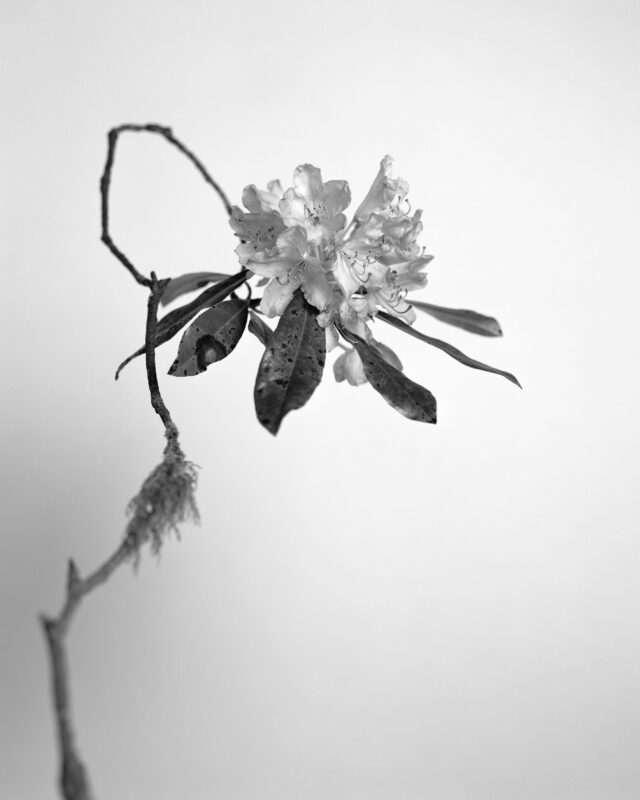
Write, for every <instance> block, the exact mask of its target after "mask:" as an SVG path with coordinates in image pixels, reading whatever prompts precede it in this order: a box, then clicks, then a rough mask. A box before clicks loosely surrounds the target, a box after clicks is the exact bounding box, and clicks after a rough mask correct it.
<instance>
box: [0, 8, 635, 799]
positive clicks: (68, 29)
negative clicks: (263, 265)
mask: <svg viewBox="0 0 640 800" xmlns="http://www.w3.org/2000/svg"><path fill="white" fill-rule="evenodd" d="M1 11H2V47H1V48H0V51H1V54H2V55H1V56H0V58H1V61H2V65H1V70H0V83H1V87H2V98H3V100H2V115H1V121H0V130H1V131H2V148H1V149H0V165H1V174H2V179H1V186H2V188H1V193H2V235H1V238H0V249H1V258H2V269H3V284H2V286H3V296H4V299H3V302H2V306H3V317H4V319H5V321H6V323H7V325H6V330H5V333H4V334H3V337H2V345H1V346H2V352H3V359H2V363H3V367H4V370H3V372H4V375H3V385H4V386H3V390H2V407H3V410H2V449H3V460H2V471H3V476H2V481H1V485H2V492H3V494H4V495H5V496H4V500H3V505H2V510H3V518H4V525H3V532H2V539H1V547H2V553H1V562H0V570H1V578H2V602H1V604H0V619H1V626H2V627H1V631H2V641H1V645H0V647H1V656H0V670H1V672H0V692H1V695H0V707H1V714H0V719H1V720H2V721H1V722H0V734H1V741H0V794H1V796H2V797H3V798H7V799H8V800H22V799H23V798H24V799H25V800H31V798H33V799H34V800H35V799H36V798H38V800H41V799H44V798H53V797H54V796H55V791H54V786H53V781H54V772H55V748H54V738H53V723H52V718H51V713H50V705H49V695H48V674H47V664H46V660H45V650H44V646H43V641H42V636H41V633H40V630H39V628H38V626H37V624H36V614H37V613H38V612H40V611H49V612H53V611H57V609H58V608H59V606H60V603H61V600H62V589H63V577H64V571H65V561H66V558H67V557H68V556H73V557H74V558H75V559H76V561H77V563H78V565H79V566H80V568H81V569H82V570H83V571H87V570H89V569H92V568H93V567H94V566H96V565H97V564H98V563H99V562H100V561H101V560H102V559H103V558H104V557H105V556H106V555H107V554H108V553H109V552H110V551H111V550H112V549H113V548H114V547H115V545H116V544H117V542H118V540H119V537H120V536H121V533H122V530H123V526H124V519H125V518H124V514H123V512H124V508H125V505H126V503H127V501H128V500H129V498H130V497H131V496H132V495H133V494H134V493H135V491H136V490H137V488H138V486H139V484H140V482H141V480H142V478H143V477H144V476H145V475H146V473H147V471H148V470H149V469H150V468H151V467H152V466H153V464H154V463H155V462H156V461H157V460H158V458H159V456H160V452H161V446H162V438H161V426H160V424H159V422H158V420H157V419H156V418H155V417H154V414H153V413H152V411H151V409H150V406H149V403H148V399H147V395H146V388H145V379H144V371H143V366H142V364H141V363H140V362H138V363H135V364H134V365H132V366H131V367H129V368H128V370H127V371H126V372H125V373H124V375H123V377H122V379H121V381H120V382H119V383H117V384H116V383H114V381H113V372H114V368H115V366H116V365H117V363H118V362H119V361H120V359H121V358H122V357H124V356H125V355H126V354H128V353H129V352H130V351H131V350H132V349H134V348H135V347H137V346H138V345H139V344H140V343H141V341H142V336H143V327H144V312H145V302H146V295H145V292H144V291H143V290H142V289H140V288H139V287H137V286H136V285H134V283H133V281H132V280H131V279H130V277H129V276H128V275H127V274H125V272H124V270H123V269H122V268H121V267H120V266H119V265H118V264H117V263H116V262H115V261H114V259H113V258H112V257H111V256H110V255H109V254H108V253H107V251H106V250H105V248H104V247H103V246H102V245H101V244H100V242H99V197H98V177H99V174H100V171H101V169H102V164H103V159H104V154H105V134H106V131H107V130H108V129H109V128H110V127H111V126H113V125H116V124H118V123H121V122H127V121H131V122H149V121H153V122H161V123H164V124H168V125H172V126H174V128H175V131H176V133H177V134H178V135H179V136H181V137H183V138H184V140H185V141H186V142H187V143H188V144H189V145H190V146H192V147H193V148H194V149H195V150H196V152H197V153H198V154H199V155H200V156H201V157H202V158H203V160H204V161H205V163H206V164H207V165H208V166H209V167H210V169H211V170H212V172H213V174H214V175H215V176H216V177H217V178H218V179H219V181H220V182H221V183H222V185H223V186H224V187H225V188H226V190H227V191H228V193H229V194H230V195H231V197H232V199H233V200H234V202H238V201H239V198H240V195H241V190H242V187H243V186H244V185H245V184H247V183H250V182H255V183H257V184H259V185H264V184H265V183H266V181H267V180H269V179H271V178H274V177H280V178H281V179H282V181H283V183H285V185H287V184H288V183H290V179H291V173H292V171H293V169H294V167H295V166H296V165H297V164H300V163H303V162H311V163H313V164H316V165H317V166H320V167H321V168H322V169H323V171H324V176H325V178H347V179H348V180H349V181H350V183H351V186H352V189H353V192H354V198H355V199H356V202H357V198H358V197H361V196H362V194H363V193H364V192H365V191H366V190H367V188H368V186H369V184H370V181H371V179H372V178H373V176H374V174H375V172H376V170H377V166H378V162H379V160H380V159H381V157H382V156H383V155H384V154H385V153H391V154H392V155H394V156H395V158H396V160H397V166H398V171H399V173H400V174H401V175H402V176H404V177H405V178H406V179H407V180H409V182H410V183H411V195H410V197H411V200H412V203H413V206H414V207H420V208H423V209H424V220H425V234H424V243H425V244H426V245H427V248H428V250H429V252H431V253H433V254H435V256H436V259H435V261H434V262H433V263H432V264H431V265H430V267H429V275H430V282H429V285H428V287H427V289H425V290H424V292H423V294H422V298H423V299H424V300H427V301H431V302H434V303H439V304H442V305H450V306H458V307H467V308H469V307H470V308H476V309H478V310H480V311H484V312H486V313H489V314H494V315H496V316H497V317H498V318H499V320H500V321H501V323H502V325H503V328H504V331H505V337H504V339H502V340H486V339H482V338H480V337H474V336H472V335H470V334H465V333H464V332H461V331H456V330H455V329H450V328H447V327H446V326H443V325H441V324H440V323H437V322H436V321H435V320H430V319H429V318H427V317H423V318H422V319H420V321H419V323H418V325H419V327H420V328H421V329H422V330H424V331H425V332H427V333H431V334H432V335H434V336H441V337H443V338H446V339H448V341H450V342H452V343H453V344H455V345H457V346H459V347H460V348H462V349H463V350H465V351H466V352H468V353H469V354H470V355H473V356H475V357H477V358H480V359H482V360H486V361H488V362H489V363H492V364H495V365H497V366H500V367H503V368H504V369H509V370H512V371H514V372H516V374H517V375H518V377H519V378H520V379H521V381H522V383H523V386H524V391H522V392H520V391H519V390H518V389H517V388H515V387H513V386H512V385H511V384H509V383H507V382H506V381H504V380H503V379H502V378H499V377H497V376H493V375H487V374H484V373H479V372H474V371H471V370H468V369H465V368H464V367H462V366H461V365H459V364H457V363H456V362H455V361H452V360H451V359H449V358H448V357H447V356H445V355H444V354H442V353H440V352H439V351H437V350H433V349H430V348H429V347H427V346H426V345H422V344H421V343H419V342H416V341H414V340H408V339H404V338H403V337H402V335H401V334H400V333H398V332H396V331H392V330H388V331H387V330H385V331H384V340H385V341H386V342H387V343H388V344H390V345H392V346H393V347H395V348H396V349H397V351H398V352H399V353H400V354H401V357H402V358H403V360H404V363H405V367H406V371H407V373H408V374H409V375H410V376H411V377H413V378H414V379H415V380H417V381H420V382H421V383H423V384H425V385H426V386H428V387H429V388H430V389H431V390H432V391H433V392H434V393H435V394H436V396H437V398H438V401H439V408H440V413H439V422H438V425H437V426H436V427H435V428H434V427H432V426H420V425H418V424H417V423H412V422H409V421H407V420H405V419H404V418H402V417H400V416H399V415H397V414H395V413H394V412H393V411H392V410H391V409H389V408H388V407H387V406H386V405H385V403H384V402H383V401H382V399H381V398H380V397H379V396H378V395H376V394H375V393H374V392H373V391H372V390H370V389H369V388H368V387H362V388H360V389H352V388H350V387H348V386H344V385H337V384H335V383H334V382H333V379H332V377H331V375H330V374H328V376H327V380H326V381H325V382H324V383H323V384H322V385H321V387H320V389H319V390H318V392H317V393H316V395H315V396H314V397H313V399H312V401H311V402H310V403H309V405H308V406H307V407H306V408H305V409H304V410H303V411H301V412H298V413H296V414H293V415H291V416H290V417H289V418H287V419H286V420H285V422H284V424H283V427H282V431H281V434H280V436H279V437H278V438H277V439H273V438H272V437H270V436H269V435H268V434H267V433H266V432H265V431H264V430H262V429H261V428H260V426H259V425H258V423H257V422H256V420H255V417H254V413H253V408H252V387H253V378H254V374H255V370H256V367H257V363H258V360H259V357H260V346H259V344H258V343H257V341H256V340H254V339H253V338H247V339H246V341H242V343H241V345H240V346H239V348H238V350H237V352H236V353H235V354H234V356H233V357H232V358H231V359H229V360H228V361H226V362H224V363H221V364H219V365H217V366H216V368H215V369H211V370H210V371H209V372H208V373H207V374H205V375H202V376H200V377H198V378H197V379H175V378H169V377H165V378H164V379H163V388H164V391H165V396H166V400H167V403H168V405H169V406H170V408H171V409H172V410H173V412H174V415H175V418H176V420H177V421H178V423H179V425H180V427H181V430H182V435H183V444H184V447H185V449H186V451H187V454H188V456H189V457H190V458H191V459H192V460H193V461H195V462H196V463H197V464H199V465H201V467H202V470H201V474H200V488H199V494H198V497H199V502H200V509H201V513H202V526H201V527H200V528H195V527H186V528H185V529H184V531H183V536H182V541H181V542H180V543H177V542H175V541H172V542H170V543H169V544H168V545H167V546H166V548H165V550H164V552H163V555H162V559H161V561H160V562H159V563H158V564H157V563H156V562H155V561H154V559H153V558H151V557H150V556H149V555H147V554H145V555H144V557H143V561H142V565H141V568H140V571H139V574H138V575H137V576H135V575H134V574H133V573H132V572H131V571H129V570H124V571H122V573H121V574H118V575H117V576H116V577H115V579H114V580H112V581H111V583H110V584H109V585H108V586H107V587H106V588H105V589H103V590H101V591H99V592H98V593H96V595H95V596H93V597H91V598H90V599H89V600H88V601H87V602H86V604H85V606H84V607H83V608H82V609H81V612H80V614H79V616H78V618H77V624H75V626H74V628H73V630H72V633H71V639H70V648H71V651H70V654H71V665H72V670H73V681H74V686H73V688H74V701H75V710H76V718H77V725H78V730H79V735H80V747H81V751H82V754H83V755H84V756H85V758H86V760H87V762H88V765H89V767H90V770H91V774H92V778H93V782H94V785H95V789H96V793H97V796H98V797H99V798H118V800H140V799H141V798H154V800H174V799H175V798H187V799H188V800H205V799H207V800H208V799H209V798H212V797H217V798H223V799H224V800H257V798H260V800H299V799H300V798H304V800H326V798H332V799H335V800H391V799H393V800H396V799H397V800H423V799H424V798H434V800H538V799H539V798H545V800H601V799H602V800H633V799H635V798H637V797H638V796H640V747H639V734H640V730H639V727H640V725H639V721H640V716H639V712H640V693H639V691H638V679H639V674H638V673H639V667H640V653H639V646H638V634H639V633H640V631H639V615H638V600H639V596H638V595H639V593H638V569H639V567H640V564H639V556H640V547H639V545H638V533H637V531H638V523H637V517H638V483H639V479H640V463H639V461H638V438H639V437H638V422H637V400H638V379H637V369H638V323H637V314H638V311H637V309H638V299H639V288H640V281H639V279H638V266H639V263H638V262H639V257H638V237H637V229H638V210H639V208H638V206H639V204H638V194H639V189H638V187H639V186H640V168H639V160H638V146H637V143H638V141H640V107H639V104H638V85H639V80H640V59H639V56H638V46H637V43H638V36H639V33H640V30H639V21H640V6H638V4H637V3H635V2H619V1H617V0H614V1H613V2H612V1H611V0H607V2H577V1H574V2H565V1H564V0H560V1H558V0H554V2H535V3H534V2H519V3H518V2H515V3H514V2H501V1H500V0H488V2H484V3H474V2H450V1H447V2H445V0H437V1H436V2H417V0H413V1H412V0H396V2H393V3H378V4H376V3H372V2H364V1H361V2H345V3H343V2H337V0H326V1H325V2H316V3H310V2H306V1H305V0H300V1H299V2H293V1H292V0H287V2H261V3H258V2H254V0H250V2H247V3H238V4H233V3H222V2H195V1H194V2H177V0H175V1H173V2H167V1H166V0H164V2H153V3H152V2H140V0H127V1H126V2H121V0H117V1H115V2H113V1H112V2H110V3H98V2H69V1H63V2H57V3H47V2H33V1H31V2H24V1H22V2H18V0H3V3H2V7H1ZM113 232H114V235H115V236H116V238H117V241H118V242H119V243H120V244H121V245H122V247H123V248H124V249H125V250H126V252H128V253H129V254H130V255H131V256H132V258H133V259H134V260H135V261H136V262H137V263H138V264H139V266H140V268H141V269H143V270H148V269H151V268H155V269H157V270H158V271H159V273H160V274H161V275H174V274H178V273H180V272H182V271H186V270H191V269H197V268H206V267H209V268H213V269H216V270H222V271H235V269H236V262H235V256H234V253H233V248H234V246H235V243H236V242H235V240H234V237H233V235H232V233H231V231H230V229H229V228H228V226H227V223H226V218H225V214H224V210H223V208H222V206H221V205H220V203H219V201H218V200H217V198H216V197H215V196H214V195H213V194H212V193H211V192H210V190H209V189H208V188H207V187H206V186H205V185H204V183H203V182H202V181H201V180H200V178H199V176H198V175H197V174H196V173H195V172H194V171H193V170H192V169H191V168H190V166H189V164H188V163H187V162H186V161H184V160H183V159H181V157H180V156H179V155H178V154H177V153H176V152H174V151H173V150H171V149H170V148H169V147H168V146H167V145H165V144H164V143H163V142H162V141H160V140H156V139H155V138H154V137H151V136H139V137H133V136H132V137H130V138H129V139H127V140H124V141H123V142H122V147H121V151H120V154H119V157H118V164H117V170H116V174H115V177H114V190H113ZM380 335H381V336H382V330H381V329H380ZM174 351H175V346H174V345H173V344H172V345H169V346H167V347H166V348H164V349H163V350H162V351H161V353H160V354H159V363H160V366H161V367H162V372H163V373H164V372H166V369H167V367H168V365H169V364H170V362H171V360H172V358H173V354H174Z"/></svg>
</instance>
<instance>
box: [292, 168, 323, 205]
mask: <svg viewBox="0 0 640 800" xmlns="http://www.w3.org/2000/svg"><path fill="white" fill-rule="evenodd" d="M293 187H294V189H295V190H296V194H299V195H300V196H301V197H304V199H305V200H306V201H307V205H309V206H313V205H316V203H317V202H318V201H320V200H321V199H322V194H323V191H324V184H323V183H322V173H321V172H320V170H319V169H318V168H317V167H314V166H313V165H312V164H301V165H300V166H299V167H296V169H295V172H294V173H293Z"/></svg>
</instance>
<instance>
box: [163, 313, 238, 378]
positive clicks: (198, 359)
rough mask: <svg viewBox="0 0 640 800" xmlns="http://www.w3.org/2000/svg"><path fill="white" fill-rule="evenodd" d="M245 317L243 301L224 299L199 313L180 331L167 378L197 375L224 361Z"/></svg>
mask: <svg viewBox="0 0 640 800" xmlns="http://www.w3.org/2000/svg"><path fill="white" fill-rule="evenodd" d="M247 314H248V304H247V301H246V300H226V301H225V302H223V303H219V304H218V305H217V306H214V307H213V308H210V309H208V311H205V312H204V313H203V314H200V316H199V317H197V318H196V319H195V320H194V321H193V322H192V323H191V325H189V327H188V328H187V330H186V331H185V332H184V334H183V336H182V339H181V340H180V345H179V347H178V355H177V357H176V360H175V361H174V362H173V364H172V365H171V367H170V369H169V375H175V376H176V377H179V378H181V377H184V376H186V375H198V374H199V373H201V372H204V371H205V370H206V369H207V367H208V366H209V365H210V364H213V363H215V362H216V361H220V360H221V359H223V358H226V357H227V356H228V355H229V353H231V351H232V350H233V349H234V347H235V346H236V345H237V344H238V342H239V341H240V337H241V336H242V334H243V333H244V329H245V327H246V324H247Z"/></svg>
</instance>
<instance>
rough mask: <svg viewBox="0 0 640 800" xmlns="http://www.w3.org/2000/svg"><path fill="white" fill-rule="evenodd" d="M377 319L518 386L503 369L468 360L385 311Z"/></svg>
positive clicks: (518, 382)
mask: <svg viewBox="0 0 640 800" xmlns="http://www.w3.org/2000/svg"><path fill="white" fill-rule="evenodd" d="M378 317H379V318H380V319H383V320H384V321H385V322H387V323H388V324H389V325H393V327H394V328H398V330H401V331H404V332H405V333H408V334H409V335H410V336H414V337H415V338H416V339H420V341H422V342H426V343H427V344H430V345H431V346H432V347H437V348H438V350H443V351H444V352H445V353H446V354H447V355H449V356H451V358H455V360H456V361H459V362H460V363H461V364H464V365H465V367H471V368H472V369H481V370H483V371H484V372H493V373H494V374H495V375H502V377H503V378H506V379H507V380H508V381H511V383H515V385H516V386H520V381H519V380H518V379H517V378H516V376H515V375H512V374H511V373H510V372H505V371H504V370H503V369H498V368H497V367H490V366H489V365H488V364H483V363H482V361H476V360H475V358H470V357H469V356H467V355H465V354H464V353H463V352H462V351H461V350H458V348H457V347H454V346H453V345H452V344H449V343H448V342H443V341H442V340H441V339H434V338H433V336H427V335H426V334H425V333H420V331H416V330H414V329H413V328H412V327H411V326H410V325H407V323H406V322H402V321H401V320H399V319H396V317H392V316H391V314H387V313H386V311H379V312H378ZM520 388H521V389H522V386H520Z"/></svg>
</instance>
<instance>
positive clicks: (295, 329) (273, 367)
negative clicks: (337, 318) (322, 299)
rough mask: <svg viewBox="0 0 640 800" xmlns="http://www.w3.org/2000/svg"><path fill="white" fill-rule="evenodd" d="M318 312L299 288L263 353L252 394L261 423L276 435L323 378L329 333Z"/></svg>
mask: <svg viewBox="0 0 640 800" xmlns="http://www.w3.org/2000/svg"><path fill="white" fill-rule="evenodd" d="M317 314H318V312H317V310H316V309H315V308H313V307H312V306H310V305H309V304H308V303H307V301H306V300H305V299H304V297H303V295H302V292H300V291H297V292H296V293H295V294H294V295H293V297H292V299H291V302H290V303H289V305H288V306H287V307H286V308H285V310H284V312H283V314H282V316H281V317H280V321H279V322H278V327H277V328H276V329H275V331H274V332H273V334H272V336H271V337H270V339H269V344H268V345H267V348H266V350H265V351H264V355H263V356H262V361H261V362H260V366H259V368H258V375H257V376H256V385H255V389H254V393H253V396H254V401H255V406H256V414H257V415H258V420H259V422H260V424H261V425H264V427H265V428H266V429H267V430H268V431H269V433H272V434H273V435H274V436H275V435H276V433H278V430H279V428H280V424H281V423H282V420H283V418H284V416H285V415H286V414H288V413H289V411H293V410H294V409H296V408H302V406H303V405H304V404H305V403H306V402H307V401H308V400H309V398H310V397H311V395H312V394H313V393H314V391H315V389H316V387H317V386H318V384H319V383H320V380H321V378H322V370H323V369H324V362H325V357H326V344H325V342H326V336H325V331H324V328H321V327H320V325H318V321H317V319H316V317H317Z"/></svg>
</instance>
